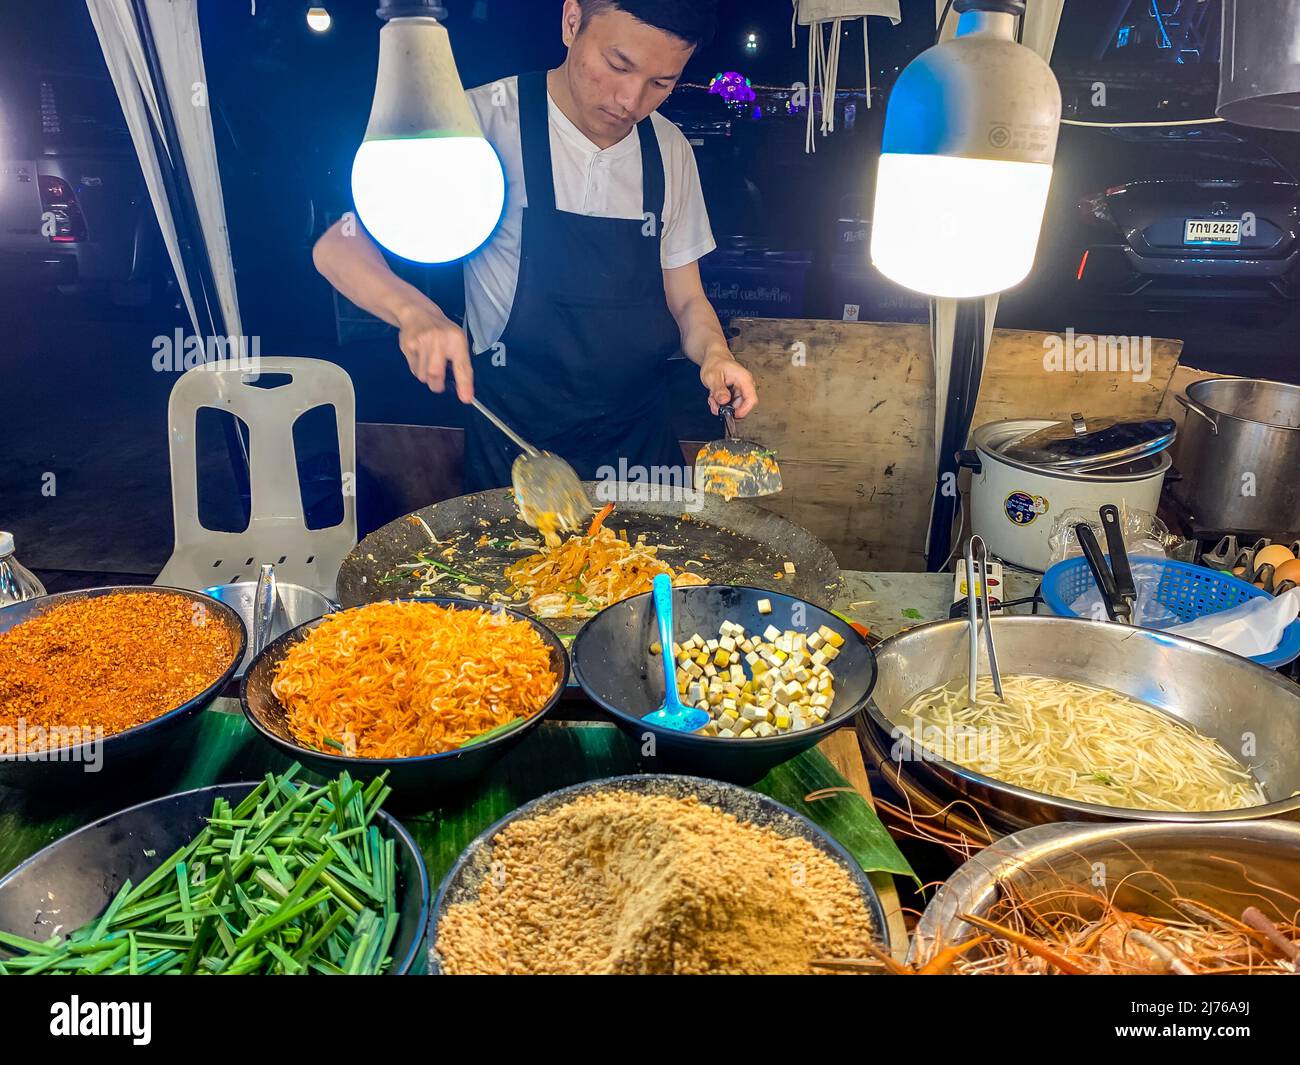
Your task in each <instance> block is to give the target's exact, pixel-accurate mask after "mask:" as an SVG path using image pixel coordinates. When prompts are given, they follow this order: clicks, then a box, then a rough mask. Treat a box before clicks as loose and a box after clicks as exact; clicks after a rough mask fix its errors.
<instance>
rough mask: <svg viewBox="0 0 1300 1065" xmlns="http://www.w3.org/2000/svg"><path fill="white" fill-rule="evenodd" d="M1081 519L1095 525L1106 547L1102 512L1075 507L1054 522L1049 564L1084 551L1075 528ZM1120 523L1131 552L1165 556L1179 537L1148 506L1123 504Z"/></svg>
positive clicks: (1095, 533)
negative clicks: (1144, 508) (1171, 544)
mask: <svg viewBox="0 0 1300 1065" xmlns="http://www.w3.org/2000/svg"><path fill="white" fill-rule="evenodd" d="M1080 522H1084V523H1086V524H1087V525H1088V527H1089V528H1091V529H1092V534H1093V536H1095V537H1097V543H1099V544H1101V546H1102V550H1103V551H1104V550H1105V549H1106V531H1105V530H1104V529H1103V528H1102V527H1101V515H1099V514H1098V513H1097V511H1096V510H1094V509H1092V508H1089V507H1071V508H1070V509H1069V510H1063V511H1061V513H1060V514H1059V515H1057V518H1056V520H1055V521H1054V522H1052V531H1051V532H1050V533H1049V534H1048V536H1047V546H1048V547H1049V548H1050V549H1051V556H1050V558H1049V560H1048V563H1047V564H1048V566H1049V567H1051V566H1054V565H1056V563H1058V562H1061V561H1062V560H1064V559H1067V558H1075V557H1076V556H1080V555H1082V554H1083V548H1081V547H1080V546H1079V537H1078V536H1077V535H1076V533H1075V531H1074V527H1075V526H1076V525H1078V524H1079V523H1080ZM1119 527H1120V529H1121V531H1122V532H1123V533H1124V547H1125V548H1126V549H1127V550H1128V553H1129V554H1130V555H1146V556H1147V557H1149V558H1165V557H1166V550H1165V549H1166V547H1167V545H1168V544H1169V543H1170V541H1171V540H1174V539H1175V538H1174V537H1171V536H1170V534H1169V527H1168V526H1167V525H1166V524H1165V523H1164V522H1163V521H1161V520H1160V519H1159V518H1157V517H1156V516H1155V515H1154V514H1152V513H1151V512H1150V511H1146V510H1137V509H1136V508H1134V509H1129V508H1128V507H1120V508H1119Z"/></svg>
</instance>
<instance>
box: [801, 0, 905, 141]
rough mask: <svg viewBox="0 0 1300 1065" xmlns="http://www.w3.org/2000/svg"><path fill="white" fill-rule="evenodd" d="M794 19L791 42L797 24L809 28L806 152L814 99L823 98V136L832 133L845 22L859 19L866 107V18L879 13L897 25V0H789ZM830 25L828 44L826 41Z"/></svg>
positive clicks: (812, 134) (811, 137) (868, 58)
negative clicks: (864, 66)
mask: <svg viewBox="0 0 1300 1065" xmlns="http://www.w3.org/2000/svg"><path fill="white" fill-rule="evenodd" d="M792 3H793V5H794V18H793V20H792V22H791V24H790V45H791V47H794V46H795V45H796V44H797V43H798V42H797V39H796V36H795V30H796V27H797V26H807V27H808V136H807V140H806V143H805V145H804V150H805V151H806V152H815V151H816V150H817V133H816V129H817V120H816V115H815V111H816V100H817V95H818V93H820V94H821V98H822V118H821V132H822V136H823V137H824V136H826V135H827V134H828V133H834V132H835V92H836V87H837V86H838V84H839V73H840V54H841V51H842V48H841V46H842V45H843V43H844V33H843V28H844V23H845V22H847V21H849V20H850V19H859V18H860V19H862V56H863V59H864V60H865V61H866V77H867V106H868V107H870V106H871V46H870V43H869V33H868V26H867V18H868V16H870V15H881V16H883V17H885V18H887V19H889V21H890V23H891V24H892V25H895V26H897V25H898V23H899V22H900V21H901V20H902V15H901V13H900V12H899V8H898V4H899V0H792ZM828 27H829V29H830V31H831V34H830V43H829V44H827V41H826V33H825V31H826V29H827V28H828Z"/></svg>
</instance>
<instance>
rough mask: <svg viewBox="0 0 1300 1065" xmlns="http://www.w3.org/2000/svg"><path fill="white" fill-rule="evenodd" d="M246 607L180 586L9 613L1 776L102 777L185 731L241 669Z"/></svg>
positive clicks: (71, 780)
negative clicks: (181, 729)
mask: <svg viewBox="0 0 1300 1065" xmlns="http://www.w3.org/2000/svg"><path fill="white" fill-rule="evenodd" d="M246 642H247V633H246V632H245V629H244V623H243V622H242V621H241V620H240V617H239V615H238V614H237V613H236V612H235V611H234V610H232V609H231V608H230V607H228V606H226V605H225V604H224V603H219V602H217V601H216V600H214V599H210V598H208V597H207V596H205V595H202V594H200V593H199V592H193V591H188V590H185V589H181V588H160V587H109V588H90V589H86V590H83V591H76V592H61V593H59V594H57V595H47V596H43V597H42V598H40V599H32V600H28V601H27V602H23V603H16V604H14V605H13V606H8V607H5V608H4V609H2V610H0V784H3V785H6V786H9V787H15V788H24V789H27V790H46V789H56V788H69V787H74V786H76V785H78V784H83V785H89V784H99V783H100V782H101V781H102V780H103V778H104V773H105V772H106V773H108V774H109V775H110V776H113V777H116V776H117V775H118V774H119V773H120V772H122V771H123V770H124V769H128V768H130V767H132V766H134V765H135V764H136V763H138V762H139V761H140V760H141V759H143V758H146V757H147V756H149V755H150V754H152V753H154V752H155V751H157V750H158V749H160V748H161V747H163V746H164V745H166V744H168V743H170V742H172V741H173V740H174V739H175V735H174V731H173V730H174V729H176V728H177V727H178V726H180V725H182V724H183V723H184V722H185V720H186V719H187V718H189V717H190V716H191V715H193V714H195V713H197V712H198V711H200V710H203V709H204V708H206V707H207V706H208V705H209V704H210V703H211V702H212V700H213V699H215V698H216V697H217V695H218V693H219V692H220V691H221V689H222V687H223V686H224V685H225V684H226V683H227V682H228V681H229V680H230V678H231V677H232V676H233V675H234V672H235V669H236V668H237V667H238V665H239V662H240V660H241V659H242V658H243V655H244V646H245V644H246Z"/></svg>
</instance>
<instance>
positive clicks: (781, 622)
mask: <svg viewBox="0 0 1300 1065" xmlns="http://www.w3.org/2000/svg"><path fill="white" fill-rule="evenodd" d="M760 599H767V600H769V601H770V602H771V604H772V612H771V613H770V614H760V613H759V612H758V601H759V600H760ZM723 621H734V622H737V623H738V624H741V625H744V626H745V629H746V630H747V631H748V632H750V633H751V634H752V633H762V632H763V630H764V629H766V628H767V626H768V625H775V626H776V627H777V628H778V629H781V630H782V631H784V630H786V629H794V630H795V631H796V632H816V631H817V629H818V628H819V627H820V626H822V625H826V626H829V627H830V628H831V629H833V630H834V631H836V632H838V633H839V634H840V635H841V636H843V637H844V646H843V647H842V648H840V653H839V656H838V657H837V658H836V659H835V660H834V661H833V663H832V664H831V666H830V669H831V672H832V673H833V674H834V677H835V701H834V702H833V703H832V704H831V715H830V717H828V718H827V719H826V721H824V722H823V723H822V724H820V725H817V726H816V727H814V728H810V729H806V730H804V731H803V732H788V733H785V734H784V735H780V736H769V737H767V738H766V739H750V740H741V739H726V738H724V737H719V736H699V735H695V734H694V733H684V732H677V731H675V730H673V729H670V728H665V727H664V726H663V725H655V724H650V723H649V722H646V721H643V720H642V718H644V717H645V715H646V714H652V713H654V712H655V711H656V710H658V709H659V707H660V706H661V705H662V704H663V698H664V673H663V664H662V662H661V661H660V658H659V656H658V655H652V654H650V645H651V644H652V643H654V642H655V641H657V640H658V639H659V628H658V625H659V623H658V620H657V618H656V616H655V609H654V603H653V601H652V600H651V597H650V595H649V594H645V595H636V596H633V597H632V598H630V599H624V600H623V601H622V602H619V603H615V604H614V605H613V606H610V607H606V608H605V609H604V610H602V611H601V612H600V613H599V614H597V615H596V616H595V617H594V618H592V619H591V620H590V621H588V622H587V624H586V625H584V626H583V627H582V629H581V630H580V631H579V632H578V635H577V637H576V638H575V639H574V641H573V649H572V652H571V653H572V655H573V673H574V676H576V677H577V678H578V683H579V684H581V685H582V690H583V691H585V692H586V693H587V696H588V697H589V698H590V699H591V700H592V701H593V702H595V703H597V704H598V705H599V706H601V707H602V708H603V709H605V710H607V711H608V712H609V713H610V714H612V715H613V716H614V720H615V722H616V723H617V724H618V726H619V728H621V729H622V730H623V731H624V732H625V733H626V734H627V735H628V736H629V737H631V738H632V740H633V741H634V742H635V743H636V745H637V748H638V749H639V750H640V751H641V752H642V756H643V759H644V763H645V766H646V768H647V769H652V770H655V771H661V772H676V771H680V772H686V773H694V774H697V775H699V776H707V777H716V778H717V779H719V780H731V781H736V782H738V783H742V784H750V783H753V782H754V781H756V780H759V779H761V778H762V777H763V776H764V775H765V774H766V773H767V772H768V770H770V769H772V768H773V767H774V766H777V765H780V764H781V763H782V762H784V761H786V760H788V759H790V758H793V757H794V756H795V755H797V754H800V753H801V752H803V751H806V750H807V749H808V748H809V747H813V746H815V745H816V744H817V743H819V742H820V741H821V740H822V739H823V738H824V737H825V736H826V734H827V733H829V732H832V731H834V730H835V729H837V728H839V727H840V726H841V725H849V724H852V722H853V716H854V715H855V714H857V713H858V712H859V711H860V710H861V709H862V708H863V706H865V705H866V702H867V697H868V696H869V695H870V694H871V689H872V688H873V687H875V684H876V657H875V655H874V654H872V653H871V648H870V647H868V646H867V642H866V640H865V639H863V638H862V636H861V635H860V634H859V633H858V632H857V630H855V629H854V628H853V627H852V626H851V625H849V624H848V622H846V621H843V620H841V619H840V618H839V617H837V616H836V615H834V614H832V613H831V612H830V611H829V610H823V609H822V608H821V607H819V606H814V605H813V604H812V603H806V602H804V601H803V600H802V599H795V598H794V597H792V596H788V595H781V594H780V593H778V592H769V591H767V590H766V589H763V588H746V587H736V586H733V585H724V584H710V585H703V586H700V587H695V588H675V589H673V628H674V630H675V634H676V635H677V636H678V637H684V638H686V639H689V638H690V637H691V636H692V635H694V634H695V633H697V632H698V633H699V634H700V635H701V636H703V637H704V638H705V639H706V640H707V639H712V638H713V637H715V636H717V634H718V626H719V625H720V624H721V623H722V622H723ZM650 736H653V744H650V743H648V742H647V741H648V739H649V738H650ZM651 751H653V754H651V753H650V752H651Z"/></svg>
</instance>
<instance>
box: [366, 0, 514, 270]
mask: <svg viewBox="0 0 1300 1065" xmlns="http://www.w3.org/2000/svg"><path fill="white" fill-rule="evenodd" d="M377 14H378V15H379V17H380V18H381V19H384V20H385V25H384V28H383V29H382V30H381V31H380V33H379V74H378V77H377V79H376V82H375V100H374V104H373V106H372V108H371V111H370V123H369V125H368V126H367V127H366V136H365V140H364V141H363V142H362V144H361V147H360V148H358V149H357V154H356V158H355V159H354V160H353V162H352V200H353V203H354V204H355V205H356V209H357V214H358V215H359V216H360V218H361V222H362V224H363V225H364V226H365V227H366V229H367V230H368V231H369V233H370V235H371V236H373V237H374V238H375V240H377V241H378V242H379V243H380V244H382V245H383V246H384V247H385V248H387V249H388V250H389V251H391V252H393V253H394V254H395V255H399V256H401V257H402V258H404V259H411V260H414V261H415V262H421V263H445V262H452V261H453V260H456V259H461V258H463V257H465V256H466V255H469V254H470V253H471V252H473V251H475V250H477V249H478V248H479V247H480V246H481V245H482V244H483V243H484V242H485V241H486V240H487V239H488V238H489V237H490V236H491V235H492V233H493V232H494V231H495V229H496V227H497V225H498V223H499V222H500V221H501V214H502V211H503V210H504V208H505V199H506V183H505V172H504V171H503V169H502V167H501V160H500V158H499V157H498V156H497V153H496V150H495V149H494V148H493V147H492V145H491V144H489V143H488V141H487V139H486V138H485V137H484V136H483V130H482V129H481V128H480V127H479V124H478V120H477V119H476V118H475V117H474V112H473V111H472V110H471V109H470V106H469V101H468V100H467V99H466V97H465V91H464V89H463V88H462V87H461V82H460V73H459V72H458V71H457V69H456V60H455V58H454V57H453V56H452V52H451V40H450V38H449V37H448V36H447V31H446V30H445V29H444V28H443V26H442V25H441V24H440V23H439V21H438V19H439V18H445V17H446V11H445V9H444V8H443V7H442V6H441V5H439V4H436V3H432V2H428V3H424V2H420V0H381V5H380V8H379V10H378V12H377Z"/></svg>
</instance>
